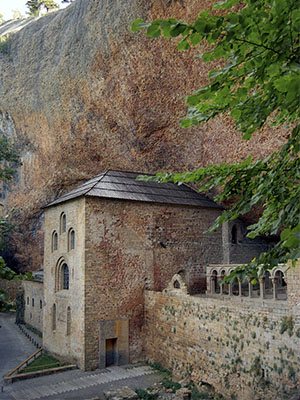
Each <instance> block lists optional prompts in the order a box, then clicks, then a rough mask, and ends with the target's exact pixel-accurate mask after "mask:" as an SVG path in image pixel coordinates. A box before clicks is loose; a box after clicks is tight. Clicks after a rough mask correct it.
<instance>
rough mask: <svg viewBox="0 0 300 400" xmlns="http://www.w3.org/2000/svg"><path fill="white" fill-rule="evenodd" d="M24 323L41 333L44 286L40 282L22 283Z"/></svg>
mask: <svg viewBox="0 0 300 400" xmlns="http://www.w3.org/2000/svg"><path fill="white" fill-rule="evenodd" d="M22 285H23V290H24V305H25V309H24V322H25V323H26V324H29V325H31V326H32V327H33V328H35V329H37V330H38V331H40V332H43V306H44V285H43V282H42V281H22Z"/></svg>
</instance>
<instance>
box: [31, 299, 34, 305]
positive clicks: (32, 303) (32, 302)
mask: <svg viewBox="0 0 300 400" xmlns="http://www.w3.org/2000/svg"><path fill="white" fill-rule="evenodd" d="M31 305H32V307H34V298H32V300H31Z"/></svg>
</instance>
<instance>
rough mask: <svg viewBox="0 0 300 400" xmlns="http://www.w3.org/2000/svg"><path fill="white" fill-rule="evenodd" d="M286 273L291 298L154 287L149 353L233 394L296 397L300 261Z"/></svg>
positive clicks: (149, 296)
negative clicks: (217, 295) (210, 295)
mask: <svg viewBox="0 0 300 400" xmlns="http://www.w3.org/2000/svg"><path fill="white" fill-rule="evenodd" d="M287 275H288V277H287V284H288V299H287V300H285V301H284V300H278V299H277V300H274V299H255V298H242V297H228V296H227V297H226V296H224V297H223V298H222V299H221V298H207V297H205V296H190V295H188V294H186V293H185V292H184V291H182V290H181V289H180V288H175V287H174V286H176V285H173V287H169V288H168V289H167V290H166V291H164V292H162V293H160V292H154V291H147V292H146V294H145V324H144V327H143V333H144V343H145V353H144V354H145V357H146V358H147V359H149V360H150V361H156V362H160V363H161V364H162V365H163V366H164V367H167V368H171V369H173V371H174V372H175V373H176V374H178V375H179V376H185V377H186V376H190V377H191V379H192V380H193V381H195V382H196V383H199V382H202V383H208V384H210V385H213V386H214V387H215V388H216V390H217V391H219V392H222V393H223V394H224V395H226V396H228V397H229V396H230V395H231V394H234V395H235V396H236V398H237V399H240V400H253V399H257V398H263V399H264V400H267V399H270V400H271V399H272V400H282V399H285V398H289V397H288V396H289V395H291V394H292V393H294V392H295V391H296V389H297V387H298V388H299V385H300V315H299V313H300V311H299V310H300V307H299V304H300V281H299V277H300V263H299V264H298V267H297V268H295V269H290V270H289V271H288V274H287ZM179 286H180V285H179Z"/></svg>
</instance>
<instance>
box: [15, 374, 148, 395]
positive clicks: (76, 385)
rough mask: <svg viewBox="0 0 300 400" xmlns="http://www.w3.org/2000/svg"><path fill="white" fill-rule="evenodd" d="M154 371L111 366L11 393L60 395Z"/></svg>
mask: <svg viewBox="0 0 300 400" xmlns="http://www.w3.org/2000/svg"><path fill="white" fill-rule="evenodd" d="M153 372H154V371H153V370H152V369H151V367H148V366H144V367H133V368H127V369H125V368H121V367H109V368H107V371H106V372H103V373H100V374H91V375H86V376H83V377H80V378H77V379H70V380H69V381H62V382H58V383H52V384H49V385H41V386H36V387H33V388H30V389H28V388H27V389H25V390H16V391H12V392H11V395H12V397H13V398H14V399H15V400H35V399H42V398H43V397H47V396H53V395H58V394H60V393H65V392H70V391H73V390H80V389H84V388H86V387H89V386H95V385H101V384H104V383H110V382H114V381H118V380H122V379H128V378H134V377H138V376H142V375H148V374H151V373H153Z"/></svg>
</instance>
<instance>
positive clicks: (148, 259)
mask: <svg viewBox="0 0 300 400" xmlns="http://www.w3.org/2000/svg"><path fill="white" fill-rule="evenodd" d="M219 212H220V211H219V210H215V209H201V208H189V207H178V206H168V205H160V204H151V203H142V202H134V201H118V200H106V199H102V200H101V199H93V198H87V199H86V255H85V258H86V266H85V268H86V272H85V296H86V303H85V326H86V331H85V332H86V348H85V351H86V364H85V365H86V368H96V367H97V366H98V363H99V326H100V321H101V320H113V319H120V318H127V319H129V357H130V361H131V362H133V361H137V360H139V359H140V357H141V352H142V339H141V327H142V324H143V318H144V289H145V287H146V288H149V289H155V290H162V289H164V288H165V287H166V286H167V283H168V282H169V280H170V279H171V277H172V276H173V275H174V274H175V273H177V272H180V271H183V270H185V275H186V278H187V280H189V279H194V281H195V287H193V286H192V285H191V289H192V290H196V289H197V290H198V291H201V290H204V285H205V282H204V272H205V271H204V266H205V265H206V263H207V262H209V260H218V259H222V257H223V253H222V241H221V232H217V233H216V234H206V233H204V231H205V230H206V229H207V228H208V227H209V225H210V224H211V223H212V221H213V220H214V218H215V217H216V216H217V215H218V213H219ZM196 222H197V223H196ZM211 262H212V261H211Z"/></svg>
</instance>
